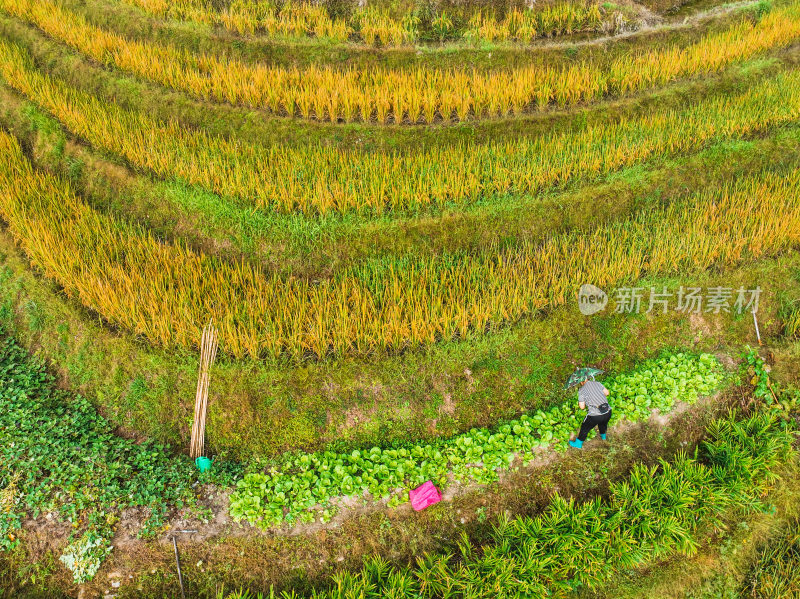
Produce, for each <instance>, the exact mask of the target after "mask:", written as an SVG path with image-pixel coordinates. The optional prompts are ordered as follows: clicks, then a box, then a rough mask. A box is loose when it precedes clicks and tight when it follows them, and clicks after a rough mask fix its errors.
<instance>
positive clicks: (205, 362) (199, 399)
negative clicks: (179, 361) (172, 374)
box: [189, 321, 218, 458]
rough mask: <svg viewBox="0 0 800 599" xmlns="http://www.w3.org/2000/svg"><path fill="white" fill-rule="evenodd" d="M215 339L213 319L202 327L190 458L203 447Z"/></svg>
mask: <svg viewBox="0 0 800 599" xmlns="http://www.w3.org/2000/svg"><path fill="white" fill-rule="evenodd" d="M217 341H218V338H217V329H216V328H214V324H213V321H210V322H209V323H208V324H207V325H206V326H205V328H204V329H203V338H202V340H201V342H200V373H199V375H198V377H197V395H196V396H195V400H194V423H193V424H192V442H191V445H190V447H189V455H190V456H191V457H192V458H199V457H200V456H202V455H203V450H204V448H205V434H206V411H207V409H208V381H209V372H210V370H211V365H212V364H213V363H214V358H216V356H217Z"/></svg>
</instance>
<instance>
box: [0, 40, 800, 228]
mask: <svg viewBox="0 0 800 599" xmlns="http://www.w3.org/2000/svg"><path fill="white" fill-rule="evenodd" d="M0 74H2V76H3V77H4V78H5V79H6V81H7V82H8V84H9V85H11V86H12V87H14V88H16V89H17V90H18V91H20V92H22V93H23V94H24V95H25V96H27V97H28V98H29V99H31V100H32V101H34V102H36V103H37V104H39V105H40V106H42V107H43V108H44V109H45V110H46V111H48V112H50V113H51V114H53V115H54V116H55V117H56V118H57V119H58V120H60V121H61V122H62V123H63V124H64V126H65V127H66V128H67V129H68V130H70V131H71V132H72V133H74V134H75V135H77V136H79V137H81V138H83V139H86V140H87V141H89V143H91V144H92V145H93V146H95V147H96V148H103V149H106V150H108V151H110V152H112V153H114V154H117V155H119V156H122V157H124V158H125V159H126V160H127V161H128V162H129V163H130V164H132V165H134V166H137V167H140V168H146V169H148V170H150V171H152V172H154V173H156V174H157V175H159V176H162V177H177V178H179V179H181V180H183V181H186V182H188V183H190V184H193V185H199V186H200V187H203V188H205V189H208V190H210V191H213V192H215V193H218V194H220V195H222V196H227V197H239V198H242V199H243V200H245V201H247V202H250V203H251V204H252V205H254V206H256V207H258V208H262V209H274V210H278V211H286V212H289V211H293V210H302V211H304V212H308V213H311V214H314V213H319V214H325V213H328V212H331V211H341V212H344V211H348V210H355V211H360V212H364V213H368V212H371V213H378V214H380V213H383V212H387V211H404V210H409V211H419V210H424V209H425V208H426V207H427V206H429V205H432V204H435V205H465V204H469V203H473V202H477V201H479V200H491V199H495V198H497V197H502V196H504V195H506V194H531V193H536V192H539V191H542V190H544V189H548V188H550V187H552V186H554V185H557V184H563V183H565V182H567V181H571V180H575V179H576V178H579V177H582V176H596V175H599V174H604V173H608V172H612V171H615V170H617V169H619V168H621V167H624V166H628V165H632V164H636V163H640V162H642V161H643V160H646V159H648V158H652V157H655V156H659V155H671V154H677V153H680V152H685V151H688V150H692V149H695V148H698V147H701V146H702V145H703V144H704V143H706V142H707V141H710V140H712V139H715V138H716V139H719V138H725V137H740V136H744V135H749V134H752V133H755V132H757V131H764V130H766V129H768V128H770V127H774V126H777V125H780V124H781V123H786V122H790V121H794V120H796V119H797V117H798V115H800V104H799V103H798V100H797V95H798V93H800V91H798V89H797V88H796V86H795V87H792V84H791V82H793V81H795V80H796V79H797V78H798V76H800V75H798V73H795V72H793V73H791V74H789V75H786V76H779V77H777V78H775V79H773V80H771V81H769V82H767V83H765V84H764V85H761V86H759V87H758V88H757V89H752V90H748V91H747V92H745V93H742V94H739V95H736V96H729V97H720V98H714V99H712V100H708V101H702V102H699V103H697V104H695V105H693V106H688V107H687V108H685V109H683V110H671V109H667V110H662V111H653V112H652V113H650V114H647V115H644V116H641V117H637V118H633V119H631V120H625V119H623V120H622V121H620V122H618V123H615V124H609V123H603V124H601V125H588V126H585V127H583V128H582V129H580V130H578V131H576V132H570V133H556V134H550V135H543V136H541V137H538V138H534V139H522V140H518V141H515V142H511V141H509V142H503V143H488V144H485V145H472V144H460V145H458V146H453V147H446V148H436V149H431V150H420V151H419V152H417V153H414V154H394V153H365V152H359V151H341V150H337V149H336V148H335V147H327V146H323V145H316V146H315V145H309V146H307V147H305V148H301V149H290V148H285V147H281V146H275V147H270V148H265V147H263V146H258V145H252V144H247V143H243V142H238V141H237V140H235V139H225V138H221V137H214V136H210V135H207V134H206V133H204V132H202V131H193V130H187V129H185V128H183V127H182V126H181V125H179V124H178V123H175V122H169V123H162V122H158V121H154V120H152V119H151V118H150V117H149V116H147V115H145V114H142V113H138V112H131V111H126V110H122V109H120V108H119V107H117V106H115V105H113V104H109V103H107V102H104V101H102V100H100V99H97V98H94V97H92V96H90V95H88V94H85V93H83V92H79V91H76V90H74V89H71V88H69V87H67V86H65V85H63V84H62V83H60V82H59V81H57V80H54V79H52V78H50V77H48V76H46V75H42V74H41V73H40V72H38V71H37V70H35V68H34V67H33V65H32V64H31V63H30V60H29V59H28V57H27V56H26V54H25V53H23V52H22V51H20V49H19V48H18V47H16V46H12V45H8V44H6V43H2V42H0Z"/></svg>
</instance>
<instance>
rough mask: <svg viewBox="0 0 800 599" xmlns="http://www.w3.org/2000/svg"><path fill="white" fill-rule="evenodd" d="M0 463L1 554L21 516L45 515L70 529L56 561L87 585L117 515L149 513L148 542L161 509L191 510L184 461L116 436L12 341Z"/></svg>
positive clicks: (1, 392) (190, 478) (0, 362)
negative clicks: (135, 510) (68, 540)
mask: <svg viewBox="0 0 800 599" xmlns="http://www.w3.org/2000/svg"><path fill="white" fill-rule="evenodd" d="M2 334H3V333H2V331H0V335H2ZM0 465H1V466H2V468H0V490H3V491H2V502H1V503H2V508H3V509H2V510H0V550H6V549H12V548H13V547H14V546H15V545H16V544H17V543H18V539H17V531H18V529H19V528H20V527H21V518H22V515H23V514H29V515H30V516H32V517H37V516H39V515H40V514H43V513H46V512H52V513H54V514H55V515H56V517H58V518H60V519H62V520H65V521H67V522H69V523H71V524H72V527H73V534H72V537H71V544H70V546H69V547H68V548H67V551H66V552H65V554H64V555H63V556H62V562H64V564H65V565H67V566H68V567H70V569H71V570H72V572H73V574H74V577H75V581H76V582H82V581H84V580H88V579H89V578H91V577H92V576H93V574H94V573H95V572H96V571H97V568H98V567H99V565H100V562H101V561H102V559H103V558H104V557H105V555H106V554H107V553H108V552H109V551H110V539H111V537H112V536H113V526H114V524H115V523H116V522H117V520H118V519H119V514H120V513H121V512H122V510H124V509H126V508H130V507H140V508H146V509H147V510H149V517H148V519H147V520H146V521H145V522H144V525H143V529H142V531H141V533H143V534H144V535H145V536H146V535H147V533H148V532H152V531H154V530H155V529H156V528H157V527H158V526H160V525H161V524H163V518H164V516H165V515H166V513H167V510H168V509H170V508H173V507H175V508H182V507H189V506H192V505H194V503H195V494H194V492H193V484H194V483H196V482H197V480H198V479H197V476H196V473H195V471H194V468H193V466H192V464H191V462H189V460H188V459H186V458H183V457H175V456H172V455H171V454H169V453H168V452H167V451H166V450H165V449H164V448H163V447H161V446H159V445H155V444H151V443H148V442H145V443H142V444H137V443H134V442H133V441H129V440H127V439H123V438H121V437H119V436H117V435H115V434H114V431H113V429H112V427H111V425H110V424H109V423H108V422H107V421H106V420H105V419H104V418H102V417H101V416H99V415H98V414H97V412H96V411H95V409H94V408H93V407H92V405H91V404H90V403H89V402H88V401H87V400H86V399H85V398H84V397H82V396H79V395H77V396H76V395H72V394H70V393H69V392H67V391H63V390H59V389H58V388H57V387H56V384H55V380H54V379H53V377H52V376H51V375H50V374H49V373H48V372H47V371H46V369H45V367H44V365H43V364H42V363H41V362H40V361H38V360H36V359H34V358H31V357H30V356H29V355H28V354H27V352H26V351H25V350H24V349H22V348H21V347H20V346H19V345H18V344H17V343H16V341H15V340H13V339H12V338H9V337H2V338H0Z"/></svg>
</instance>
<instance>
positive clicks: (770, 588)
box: [742, 519, 800, 599]
mask: <svg viewBox="0 0 800 599" xmlns="http://www.w3.org/2000/svg"><path fill="white" fill-rule="evenodd" d="M742 595H743V596H749V597H756V598H757V599H798V598H800V520H797V519H795V520H793V521H790V522H789V523H788V524H786V526H785V527H784V528H783V529H782V530H780V531H778V533H777V534H776V535H775V536H774V538H772V539H770V541H769V542H768V543H766V544H765V545H764V546H763V547H762V548H761V550H760V551H759V555H758V561H757V562H756V563H755V564H754V565H753V567H752V568H751V570H750V572H749V574H748V576H747V580H746V582H745V584H744V585H743V592H742Z"/></svg>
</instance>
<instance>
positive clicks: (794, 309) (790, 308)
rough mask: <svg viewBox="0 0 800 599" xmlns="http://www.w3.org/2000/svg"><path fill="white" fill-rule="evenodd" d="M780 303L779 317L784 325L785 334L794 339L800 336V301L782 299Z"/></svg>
mask: <svg viewBox="0 0 800 599" xmlns="http://www.w3.org/2000/svg"><path fill="white" fill-rule="evenodd" d="M779 301H780V308H779V310H778V317H779V318H780V319H781V322H782V323H783V334H784V335H785V336H786V337H787V338H789V339H794V338H796V337H798V336H800V300H799V299H791V298H788V297H781V298H779Z"/></svg>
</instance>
